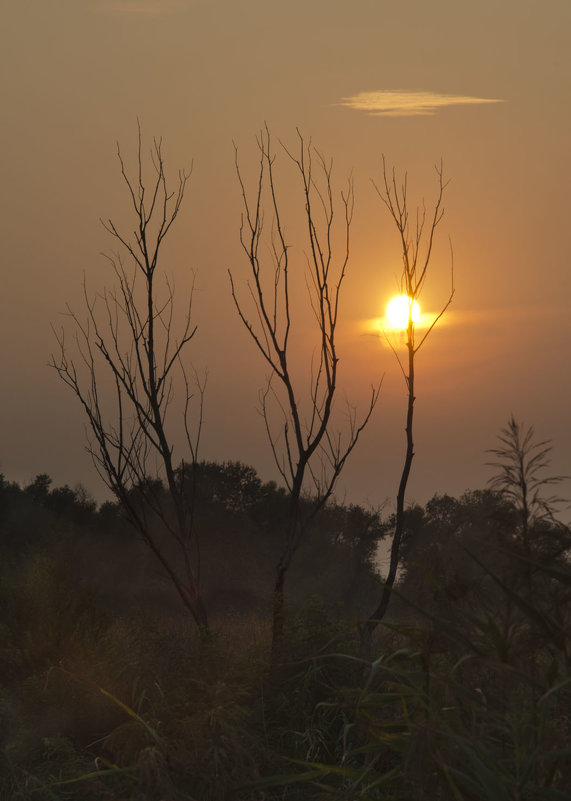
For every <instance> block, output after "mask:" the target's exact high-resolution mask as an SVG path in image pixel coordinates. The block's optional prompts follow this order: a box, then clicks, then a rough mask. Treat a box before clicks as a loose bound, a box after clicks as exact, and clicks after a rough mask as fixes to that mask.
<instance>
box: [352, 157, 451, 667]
mask: <svg viewBox="0 0 571 801" xmlns="http://www.w3.org/2000/svg"><path fill="white" fill-rule="evenodd" d="M436 175H437V180H438V190H437V196H436V201H435V203H434V208H433V210H432V212H431V214H430V216H428V215H427V210H426V207H425V206H424V205H423V206H422V208H420V209H418V208H417V209H416V214H414V215H413V218H412V220H411V217H410V209H409V201H408V186H407V175H406V173H405V176H404V179H403V180H402V182H400V183H399V181H398V180H397V176H396V172H395V170H394V169H393V170H391V171H390V172H389V171H388V170H387V165H386V162H385V159H384V157H383V183H382V186H381V187H379V186H377V185H376V184H374V186H375V189H376V191H377V194H378V195H379V197H380V199H381V201H382V202H383V203H384V205H385V206H386V208H387V209H388V211H389V214H390V216H391V218H392V220H393V222H394V223H395V225H396V228H397V231H398V235H399V239H400V245H401V248H402V271H401V276H400V292H401V294H402V295H404V296H406V297H407V298H408V321H407V327H406V343H405V344H406V351H407V359H406V362H405V363H404V364H403V361H402V360H401V357H400V356H399V353H398V351H397V349H396V347H395V346H394V345H393V343H392V342H391V340H390V338H389V337H387V342H388V344H389V345H390V347H391V348H392V350H393V353H394V354H395V356H396V358H397V361H398V364H399V367H400V369H401V372H402V374H403V377H404V380H405V384H406V388H407V410H406V428H405V431H406V451H405V458H404V465H403V470H402V473H401V478H400V482H399V487H398V492H397V508H396V517H395V529H394V533H393V539H392V543H391V552H390V563H389V571H388V574H387V577H386V579H385V582H384V587H383V592H382V595H381V600H380V603H379V605H378V606H377V608H376V609H375V611H374V612H373V614H372V615H371V616H370V617H369V618H368V620H366V621H365V623H364V624H363V625H362V626H361V653H362V655H363V656H365V657H367V658H368V657H369V656H370V653H371V649H372V636H373V631H374V630H375V628H376V627H377V625H378V624H379V623H380V622H381V620H382V619H383V618H384V616H385V614H386V612H387V609H388V606H389V602H390V598H391V592H392V588H393V586H394V583H395V579H396V576H397V570H398V566H399V556H400V545H401V541H402V536H403V531H404V520H405V496H406V488H407V484H408V479H409V476H410V470H411V467H412V460H413V458H414V440H413V420H414V403H415V400H416V398H415V394H414V392H415V388H414V381H415V366H416V365H415V360H416V354H417V353H418V351H419V350H420V348H421V347H422V345H423V344H424V343H425V342H426V339H427V337H428V336H429V334H430V333H431V332H432V330H433V329H434V326H435V325H436V324H437V323H438V321H439V320H440V318H441V317H442V315H443V314H444V312H445V311H446V309H447V308H448V307H449V305H450V303H451V302H452V298H453V297H454V263H453V259H452V256H451V266H450V275H451V287H450V293H449V295H448V298H447V300H446V302H445V303H444V304H443V306H442V308H441V309H440V312H439V313H438V314H437V315H436V317H435V318H434V320H433V321H432V323H431V324H430V326H429V327H428V328H427V330H426V331H424V333H421V334H420V336H417V331H416V325H415V322H414V320H413V309H414V307H415V304H416V303H418V301H419V299H420V297H421V294H422V291H423V289H424V286H425V283H426V279H427V277H428V274H429V271H430V267H431V259H432V253H433V245H434V238H435V234H436V229H437V227H438V224H439V223H440V221H441V220H442V217H443V214H444V208H443V205H442V201H443V197H444V190H445V189H446V182H445V181H444V176H443V168H442V162H441V163H440V164H439V165H437V166H436Z"/></svg>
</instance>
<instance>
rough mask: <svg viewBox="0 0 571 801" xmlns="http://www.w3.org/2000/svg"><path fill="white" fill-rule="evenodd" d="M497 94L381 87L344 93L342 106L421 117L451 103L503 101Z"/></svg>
mask: <svg viewBox="0 0 571 801" xmlns="http://www.w3.org/2000/svg"><path fill="white" fill-rule="evenodd" d="M503 102H504V101H503V100H500V99H497V98H485V97H468V96H464V95H446V94H441V93H438V92H421V91H416V90H413V89H380V90H379V91H377V92H359V94H356V95H353V96H352V97H343V98H341V102H340V103H339V104H338V105H340V106H347V107H348V108H353V109H355V110H356V111H365V112H366V113H367V114H371V115H373V116H377V117H419V116H429V115H432V114H436V112H437V111H439V110H440V109H442V108H446V107H447V106H471V105H477V104H482V103H503Z"/></svg>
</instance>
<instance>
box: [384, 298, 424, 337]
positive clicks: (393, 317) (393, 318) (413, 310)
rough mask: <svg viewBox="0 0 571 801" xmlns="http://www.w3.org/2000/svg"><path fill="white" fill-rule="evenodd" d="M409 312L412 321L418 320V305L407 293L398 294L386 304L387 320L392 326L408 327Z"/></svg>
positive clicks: (416, 321)
mask: <svg viewBox="0 0 571 801" xmlns="http://www.w3.org/2000/svg"><path fill="white" fill-rule="evenodd" d="M409 312H410V316H411V319H412V322H413V323H418V321H419V320H420V306H419V305H418V303H417V302H416V300H411V299H410V298H409V297H408V296H407V295H398V296H397V297H395V298H393V299H392V300H391V301H390V302H389V304H388V306H387V320H388V321H389V324H390V326H391V327H392V328H399V329H404V328H408V318H409Z"/></svg>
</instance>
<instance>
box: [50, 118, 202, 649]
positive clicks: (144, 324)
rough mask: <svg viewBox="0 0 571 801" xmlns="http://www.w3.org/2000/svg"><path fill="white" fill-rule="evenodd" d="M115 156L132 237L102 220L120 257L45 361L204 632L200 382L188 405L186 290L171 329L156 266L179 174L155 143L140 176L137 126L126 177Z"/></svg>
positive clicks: (180, 188)
mask: <svg viewBox="0 0 571 801" xmlns="http://www.w3.org/2000/svg"><path fill="white" fill-rule="evenodd" d="M117 155H118V158H119V163H120V167H121V174H122V177H123V181H124V184H125V186H126V188H127V190H128V196H129V199H130V206H131V209H132V213H133V216H134V222H135V228H134V232H133V235H132V236H130V235H127V234H124V233H121V232H120V230H119V229H118V228H117V227H116V225H115V224H114V222H113V221H112V220H107V221H103V220H102V223H103V225H104V227H105V229H106V230H107V232H108V233H109V234H111V236H112V237H113V238H114V240H115V241H116V243H117V244H118V247H119V252H117V253H114V254H113V255H111V256H107V258H108V261H109V263H110V265H111V267H112V270H113V276H114V280H115V285H114V286H113V287H112V288H106V289H105V290H104V291H103V293H102V294H98V295H94V296H90V294H89V292H88V290H87V286H86V283H85V280H84V300H85V314H84V315H81V316H80V315H79V314H77V313H76V312H74V311H73V310H72V309H71V308H70V307H69V306H68V317H69V320H70V326H69V328H71V337H72V345H71V350H70V347H69V346H68V339H66V336H65V330H64V329H63V328H62V329H61V330H60V331H55V329H54V333H55V334H56V338H57V341H58V345H59V350H58V352H57V355H53V356H52V360H51V366H52V367H53V368H54V369H55V370H56V371H57V373H58V375H59V376H60V378H61V379H62V380H63V382H64V383H65V384H66V385H67V386H68V387H69V388H70V389H71V390H72V391H73V392H74V393H75V395H76V396H77V398H78V400H79V401H80V403H81V405H82V406H83V409H84V412H85V414H86V417H87V421H88V431H90V435H89V444H88V451H89V453H90V454H91V456H92V459H93V462H94V465H95V467H96V469H97V471H98V473H99V475H100V476H101V478H102V479H103V481H104V482H105V484H106V485H107V487H108V488H109V489H110V490H111V491H112V492H113V494H114V495H115V497H116V498H117V499H118V501H119V502H120V503H121V505H122V507H123V509H124V511H125V513H126V516H127V518H128V520H129V521H130V523H131V524H132V525H133V526H134V527H135V529H136V530H137V532H138V533H139V535H140V536H141V537H142V539H143V541H144V542H145V543H146V545H147V546H148V547H149V548H150V550H151V551H152V553H153V554H154V555H155V557H156V558H157V560H158V561H159V562H160V564H161V566H162V567H163V569H164V571H165V572H166V574H167V575H168V577H169V578H170V580H171V582H172V584H173V586H174V588H175V589H176V591H177V593H178V595H179V597H180V599H181V601H182V603H183V604H184V606H185V608H186V609H187V610H188V611H189V612H190V614H191V615H192V617H193V618H194V620H195V622H196V624H197V626H198V627H199V629H200V631H201V633H202V634H203V635H206V634H207V632H208V619H207V615H206V610H205V608H204V605H203V602H202V598H201V593H200V576H199V553H198V543H197V541H196V537H195V532H194V521H193V486H192V481H193V478H192V477H193V473H194V471H193V469H192V468H193V467H194V466H195V465H196V463H197V449H198V444H199V440H200V431H201V426H202V410H203V400H204V389H205V379H204V380H201V379H199V378H198V376H197V375H196V373H195V374H194V376H193V381H192V384H193V387H194V394H196V396H197V397H196V399H195V400H194V403H193V402H192V401H193V391H191V381H190V379H189V374H188V372H187V369H186V368H185V365H184V363H183V360H182V357H183V351H184V352H186V350H185V349H186V347H187V346H188V344H189V342H190V341H191V340H192V338H193V337H194V335H195V333H196V326H195V325H194V324H193V322H192V290H191V292H190V295H189V297H188V298H187V302H186V305H185V308H184V310H183V312H182V314H181V318H182V320H181V322H180V330H179V331H178V332H177V330H176V328H177V326H178V323H177V321H178V317H179V315H178V314H177V309H176V307H175V291H174V285H173V283H172V282H171V281H170V280H169V278H168V277H165V276H164V275H161V271H160V268H159V260H160V259H159V257H160V256H161V254H162V250H163V246H164V242H165V238H166V237H167V235H168V233H169V231H170V230H171V226H172V225H173V223H174V221H175V220H176V218H177V216H178V214H179V211H180V208H181V205H182V202H183V198H184V193H185V189H186V186H187V182H188V179H189V177H190V173H189V172H188V173H187V172H185V171H179V174H178V182H177V186H176V188H175V190H174V191H170V190H169V187H168V185H167V178H166V175H165V165H164V159H163V152H162V142H161V140H160V139H158V140H157V139H155V140H154V141H153V147H152V150H151V153H150V159H151V163H152V164H151V167H150V169H151V170H152V178H147V177H146V170H145V165H144V163H143V162H144V158H143V152H142V144H141V131H140V128H139V137H138V151H137V172H136V174H135V176H129V174H128V172H127V170H126V167H125V163H124V160H123V157H122V154H121V150H120V148H119V145H118V146H117ZM125 259H126V261H125ZM175 383H177V384H178V386H177V392H182V393H184V395H183V396H182V397H179V398H177V399H175ZM176 405H178V406H179V412H180V417H181V420H180V421H179V423H180V425H181V430H182V431H183V432H184V433H183V438H185V442H184V446H183V447H184V451H185V452H184V454H183V456H182V458H181V467H180V468H178V469H177V468H176V467H175V463H174V445H173V443H172V440H171V439H170V438H169V427H168V426H169V424H170V420H171V417H172V416H173V415H172V413H171V412H172V409H173V408H174V406H176ZM179 458H180V457H179ZM165 542H166V543H167V545H165Z"/></svg>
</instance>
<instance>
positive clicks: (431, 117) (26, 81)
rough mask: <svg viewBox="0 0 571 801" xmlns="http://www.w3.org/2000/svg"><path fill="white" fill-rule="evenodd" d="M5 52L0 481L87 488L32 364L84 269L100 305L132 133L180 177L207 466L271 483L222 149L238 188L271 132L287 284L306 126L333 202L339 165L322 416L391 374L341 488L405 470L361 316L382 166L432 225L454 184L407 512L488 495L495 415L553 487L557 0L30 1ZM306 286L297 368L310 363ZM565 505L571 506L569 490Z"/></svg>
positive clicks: (10, 25)
mask: <svg viewBox="0 0 571 801" xmlns="http://www.w3.org/2000/svg"><path fill="white" fill-rule="evenodd" d="M0 59H1V61H2V64H1V69H0V74H1V76H2V78H1V81H2V97H3V103H2V106H3V109H2V110H3V124H2V129H1V130H2V133H1V136H2V148H1V151H0V159H1V162H0V163H1V176H2V180H1V181H0V225H1V241H2V291H1V292H0V305H1V307H0V348H1V352H2V388H3V391H2V402H1V405H0V472H1V473H4V475H5V477H6V478H8V479H10V480H18V481H21V482H24V483H25V482H28V481H30V480H32V479H33V478H34V476H35V475H36V474H37V473H41V472H47V473H49V474H50V475H51V476H52V477H53V479H54V481H55V482H56V483H57V484H63V483H68V484H70V485H72V486H73V485H75V484H77V483H78V482H82V483H83V484H84V485H85V486H86V487H87V488H88V489H89V490H90V491H91V492H92V493H93V494H94V495H95V496H96V497H97V498H99V499H101V498H103V497H105V495H104V492H103V488H102V486H101V484H100V482H99V479H98V477H97V475H96V473H95V471H94V470H93V468H92V466H91V462H90V459H89V457H88V455H87V454H86V453H85V450H84V444H85V440H84V420H83V417H82V413H81V409H80V408H79V406H78V404H77V402H76V399H75V398H74V397H73V396H72V395H71V393H70V392H69V391H68V390H66V388H65V387H64V386H63V384H62V383H61V382H60V381H59V380H58V378H57V375H56V374H55V371H53V370H51V369H50V368H49V367H48V366H47V365H48V362H49V359H50V353H51V352H52V350H55V348H56V344H55V341H54V340H53V337H52V334H51V330H50V323H54V324H55V325H60V324H61V323H62V322H63V319H62V318H61V316H60V313H61V312H62V311H63V310H64V309H65V304H66V302H69V303H70V304H71V305H72V306H73V307H74V308H76V309H78V310H80V308H81V292H82V288H81V287H82V281H83V276H84V274H85V276H86V280H87V282H88V284H89V286H90V287H92V288H93V290H97V289H100V288H102V287H103V286H104V285H105V283H106V281H108V279H109V277H110V271H109V267H108V264H107V262H106V260H105V259H104V258H102V257H101V255H100V253H101V252H102V251H108V250H109V249H111V248H113V242H112V241H111V239H110V237H109V236H108V235H107V234H106V232H105V231H104V229H103V228H102V226H101V224H100V222H99V218H100V217H103V218H105V219H108V218H109V217H111V218H112V219H113V220H114V221H116V222H117V223H118V225H119V226H122V225H124V224H125V223H128V220H129V217H128V211H129V208H128V198H127V196H126V194H125V191H124V187H123V185H122V183H121V177H120V172H119V169H118V163H117V159H116V153H115V141H116V140H119V141H120V143H121V147H122V151H123V153H124V154H125V158H126V160H127V162H128V163H129V164H131V165H132V164H133V163H134V162H133V159H134V156H135V151H136V136H137V118H139V119H140V121H141V126H142V130H143V137H144V141H146V142H147V144H148V146H150V144H151V141H152V137H153V136H155V135H156V136H162V137H163V145H164V155H165V161H166V167H167V173H168V174H170V175H171V176H172V178H173V179H175V178H176V173H177V170H178V168H179V167H183V166H187V167H188V166H190V165H191V163H192V164H193V175H192V179H191V181H190V185H189V188H188V193H187V196H186V199H185V203H184V205H183V208H182V212H181V216H180V217H179V219H178V220H177V223H176V227H175V228H174V229H173V232H172V236H170V237H169V243H168V251H167V256H168V258H167V259H166V261H165V267H166V268H167V271H168V272H169V274H170V275H172V276H173V277H174V281H175V284H176V287H177V292H179V293H180V294H181V297H182V295H184V293H185V292H186V291H187V290H188V289H189V287H190V286H191V284H192V280H193V274H194V276H195V283H196V294H195V305H194V311H195V318H196V322H197V323H198V326H199V331H198V334H197V337H196V340H195V341H194V342H193V345H192V348H191V350H190V351H189V353H192V361H193V364H194V365H195V367H196V368H197V369H198V370H205V369H207V370H208V374H209V378H208V387H207V394H206V406H205V422H204V436H203V441H202V449H201V456H202V458H204V459H215V460H228V459H233V460H235V459H239V460H241V461H243V462H246V463H250V464H252V465H253V466H254V467H256V468H257V469H258V471H259V472H260V474H261V476H262V477H263V478H264V479H269V478H273V477H275V475H276V473H275V469H274V467H273V464H272V456H271V452H270V449H269V447H268V445H267V442H266V439H265V430H264V426H263V422H262V420H261V418H260V416H259V414H258V413H257V412H256V405H257V402H258V389H259V388H260V387H261V386H262V385H263V383H264V377H265V375H266V370H265V367H264V364H263V363H262V360H261V358H260V356H259V354H258V353H257V352H256V349H255V347H254V346H253V344H252V343H251V341H250V340H249V338H248V336H247V333H246V332H245V331H244V329H243V327H242V326H241V323H240V321H239V319H238V316H237V314H236V311H235V308H234V306H233V303H232V298H231V294H230V287H229V281H228V274H227V271H228V269H231V270H232V273H233V274H234V276H235V278H236V280H237V281H238V282H241V283H242V285H244V284H245V281H246V277H247V263H246V261H245V258H244V255H243V253H242V251H241V248H240V243H239V227H240V213H241V205H240V192H239V186H238V182H237V180H236V175H235V171H234V149H233V142H234V143H235V144H236V146H237V148H238V153H239V158H240V165H241V169H242V173H243V175H244V177H245V180H246V181H247V182H250V183H253V182H254V181H255V180H256V172H255V170H256V164H257V158H258V154H257V151H256V143H255V137H256V134H257V133H258V132H259V130H260V128H261V127H262V126H263V125H264V123H267V124H268V126H269V128H270V130H271V132H272V135H273V141H274V144H275V149H276V152H277V153H278V176H279V185H278V190H279V191H280V193H281V197H282V199H283V201H282V203H283V207H284V209H285V210H286V211H285V212H284V216H285V217H286V218H287V232H288V239H289V240H290V241H291V242H292V253H293V258H294V260H297V261H296V262H295V263H296V264H298V265H299V269H300V270H301V269H302V267H303V264H304V259H303V246H304V239H303V227H302V225H301V224H300V215H301V214H302V212H303V200H302V198H301V196H300V195H299V192H297V191H296V183H295V176H294V175H293V173H292V171H291V169H290V165H288V160H287V157H284V156H283V155H282V154H280V152H279V151H280V148H279V144H278V140H282V141H283V142H284V143H286V144H287V145H288V146H291V147H294V146H295V143H296V128H299V129H300V131H301V132H302V133H303V135H304V136H305V137H306V138H307V139H309V138H311V139H312V141H313V142H314V144H315V145H316V146H317V147H318V148H319V150H320V151H321V152H322V153H323V154H324V155H326V156H331V157H332V158H333V161H334V185H335V188H336V191H340V190H341V189H342V188H344V187H345V185H346V181H347V177H348V176H349V174H352V176H353V179H354V184H355V216H354V221H353V226H352V233H351V237H352V246H351V259H350V263H349V268H348V274H347V281H346V285H345V289H344V298H343V304H342V312H341V322H340V329H339V354H340V357H341V361H340V385H341V388H342V393H341V395H340V398H339V414H340V416H341V415H342V413H343V403H344V398H345V397H347V399H348V400H349V401H350V402H351V403H353V404H355V405H356V406H357V408H358V409H362V410H364V408H365V404H366V400H367V396H368V393H369V388H370V385H371V383H377V382H378V381H379V380H380V378H381V377H382V376H384V380H383V387H382V392H381V397H380V400H379V403H378V405H377V409H376V411H375V414H374V417H373V420H372V422H371V423H370V425H369V427H368V429H367V431H366V433H365V434H364V437H363V440H362V441H361V442H360V443H359V446H358V447H357V449H356V451H355V453H354V455H353V456H352V458H351V461H350V462H349V464H348V466H347V468H346V471H345V473H344V475H343V476H342V479H341V481H340V483H339V486H338V497H339V498H340V499H341V500H348V501H355V502H358V503H365V504H370V505H373V506H377V505H379V504H382V503H384V502H385V500H386V499H389V501H391V499H392V498H393V497H394V496H395V494H396V487H397V483H398V479H399V477H400V470H401V466H402V460H403V458H404V446H405V441H404V415H405V406H406V387H405V385H404V382H403V378H402V375H401V373H400V371H399V368H398V365H397V363H396V360H395V359H394V356H393V354H392V353H391V351H390V349H389V348H387V347H386V345H385V344H384V343H383V339H382V336H380V332H379V331H378V330H377V331H375V329H374V325H371V324H370V323H371V321H374V320H377V319H379V318H380V317H382V316H383V315H384V313H385V309H386V304H387V302H388V300H389V299H390V297H391V296H392V295H395V294H398V293H399V288H398V276H399V268H400V251H399V242H398V236H397V232H396V230H395V229H394V224H391V221H390V220H389V218H388V214H387V212H386V209H385V208H384V207H383V205H382V204H381V202H380V200H379V197H378V195H377V194H376V192H375V189H374V187H373V185H372V183H371V179H373V180H374V181H375V183H377V184H378V183H379V181H380V180H382V173H381V169H382V155H383V154H384V155H385V157H386V159H387V163H388V164H389V165H394V166H395V167H396V169H397V170H398V171H399V173H402V172H403V171H405V170H406V171H407V173H408V180H409V195H410V201H411V202H414V203H416V202H421V201H422V199H423V198H425V200H426V204H427V207H428V208H429V209H430V205H431V203H432V201H433V199H434V197H435V193H436V190H437V181H436V174H435V172H434V165H435V164H436V163H438V162H439V161H440V159H441V158H442V159H443V162H444V173H445V178H447V179H450V184H449V186H448V188H447V190H446V193H445V198H444V205H445V209H446V213H445V217H444V219H443V221H442V222H441V224H440V226H439V228H438V240H437V245H436V247H435V251H434V259H433V268H432V273H431V275H430V277H429V279H428V281H427V284H426V288H425V291H424V293H423V296H422V298H421V307H422V312H423V313H425V314H434V313H437V312H438V309H439V307H440V304H441V303H443V302H445V301H446V299H447V297H448V293H449V288H450V273H449V268H450V244H449V238H450V240H451V241H452V245H453V252H454V283H455V288H456V293H455V297H454V302H453V304H452V306H451V308H450V311H449V313H447V315H446V317H445V318H444V320H443V321H442V324H441V325H438V327H437V328H436V329H435V330H434V331H433V333H432V334H431V335H430V337H429V339H428V340H427V341H426V343H425V344H424V345H423V347H422V349H421V351H420V352H419V354H418V359H417V386H416V390H417V393H416V394H417V406H416V422H415V425H416V431H415V434H416V436H415V440H416V457H415V461H414V464H413V470H412V475H411V479H410V484H409V488H410V489H409V493H408V498H409V500H418V501H421V502H424V501H425V500H427V499H428V498H429V497H430V496H432V495H433V494H434V493H435V492H440V493H442V492H448V493H450V494H459V493H461V492H462V491H464V490H465V489H467V488H470V489H475V488H479V487H483V486H484V485H485V482H486V480H487V479H488V478H489V476H490V472H489V468H487V467H486V466H485V462H486V461H487V460H488V457H487V455H486V453H485V449H486V448H491V447H493V446H494V444H495V437H496V435H497V433H498V432H499V429H500V428H501V427H502V426H503V425H504V424H505V423H506V422H507V419H508V417H509V415H510V413H512V412H513V414H514V415H515V417H516V418H517V419H518V420H522V421H524V422H526V423H528V424H533V425H534V426H535V429H536V431H537V433H538V436H539V437H540V438H541V439H547V438H551V439H553V441H554V451H553V462H552V464H553V472H554V473H561V474H569V473H571V466H570V464H569V453H571V423H570V409H571V378H570V376H571V372H570V365H569V358H570V342H571V315H570V312H569V302H570V296H571V226H570V224H569V219H568V218H569V212H570V208H571V203H570V201H571V149H570V147H569V141H570V134H571V103H570V102H569V99H570V98H571V3H569V0H543V2H539V0H502V2H501V3H498V2H497V0H481V2H479V3H477V4H476V3H473V4H465V3H458V2H457V0H434V2H431V3H426V2H424V0H403V2H399V3H388V2H382V1H380V0H355V1H354V2H353V3H351V4H349V3H347V2H346V1H345V0H343V1H342V0H303V2H302V0H290V2H288V3H283V2H281V3H278V2H273V1H271V0H240V2H237V1H236V0H178V1H177V0H81V2H77V0H27V2H18V3H16V2H10V3H7V4H5V6H4V9H3V13H2V26H1V33H0ZM303 286H304V284H303V280H300V283H299V290H298V292H297V294H296V302H297V303H299V304H300V308H301V307H304V309H305V311H304V312H303V314H300V323H301V325H302V328H301V330H300V332H299V336H298V338H297V339H296V343H297V344H296V347H297V353H298V357H299V367H298V369H299V371H300V373H303V371H304V370H307V369H308V365H309V363H310V360H311V353H312V345H311V334H310V317H309V315H308V314H307V308H306V305H305V304H306V298H305V290H304V288H303ZM175 453H176V451H175ZM562 490H563V491H562V494H566V495H567V496H571V483H570V482H566V484H565V485H564V487H563V488H562Z"/></svg>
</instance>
